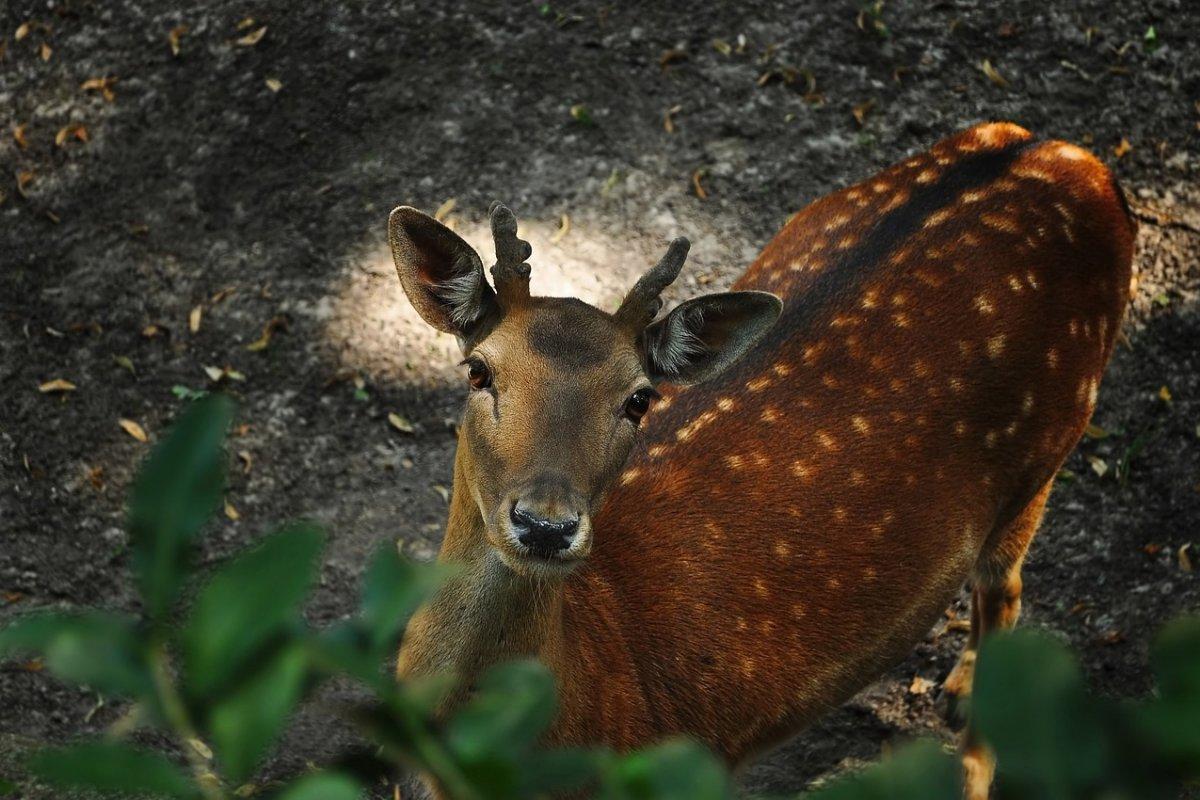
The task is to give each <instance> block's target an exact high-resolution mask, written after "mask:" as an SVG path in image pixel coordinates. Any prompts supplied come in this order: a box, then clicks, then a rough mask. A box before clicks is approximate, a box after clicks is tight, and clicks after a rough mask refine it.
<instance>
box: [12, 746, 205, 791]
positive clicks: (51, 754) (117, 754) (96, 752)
mask: <svg viewBox="0 0 1200 800" xmlns="http://www.w3.org/2000/svg"><path fill="white" fill-rule="evenodd" d="M29 770H30V771H31V772H32V773H34V774H35V775H36V776H38V778H40V779H41V780H43V781H45V782H46V783H49V784H52V785H54V786H62V787H71V788H87V789H93V790H95V791H99V792H103V793H106V794H122V795H131V794H146V795H152V796H154V797H195V796H196V794H197V793H196V790H195V788H194V787H193V786H192V785H191V784H190V783H189V782H188V780H187V778H186V777H184V774H183V773H182V772H181V771H180V770H179V769H178V768H177V767H176V766H175V765H174V764H172V763H171V762H170V761H168V760H167V759H166V757H165V756H162V755H159V754H158V753H152V752H150V751H148V750H140V749H137V748H133V747H130V746H128V745H124V744H115V743H108V742H91V743H88V744H80V745H75V746H74V747H63V748H57V749H53V750H39V751H38V752H37V753H35V754H34V755H33V756H32V757H31V758H30V760H29Z"/></svg>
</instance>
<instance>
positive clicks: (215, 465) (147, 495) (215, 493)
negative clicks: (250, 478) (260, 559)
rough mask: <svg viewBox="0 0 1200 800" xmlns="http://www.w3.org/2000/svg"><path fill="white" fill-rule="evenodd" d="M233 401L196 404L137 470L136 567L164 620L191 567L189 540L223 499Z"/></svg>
mask: <svg viewBox="0 0 1200 800" xmlns="http://www.w3.org/2000/svg"><path fill="white" fill-rule="evenodd" d="M232 415H233V404H232V403H231V402H230V401H229V400H228V399H226V398H224V397H221V396H212V397H206V398H204V399H202V400H197V401H196V402H195V403H193V404H192V406H191V407H190V408H188V409H187V411H185V412H184V414H183V416H182V417H180V419H179V421H178V422H177V423H175V426H174V427H173V428H172V430H171V434H170V435H169V436H168V437H167V439H166V440H165V441H164V442H162V443H161V444H160V445H158V446H157V447H155V448H154V451H153V452H152V453H151V454H150V458H149V459H147V461H146V463H145V465H143V466H142V468H141V470H140V471H139V472H138V477H137V480H136V481H135V483H134V486H133V495H132V502H131V504H130V510H129V531H130V535H131V538H132V542H133V565H134V569H135V570H136V571H137V575H138V584H139V587H140V589H141V592H142V599H143V601H144V602H145V605H146V611H147V613H148V614H149V615H150V617H151V618H152V619H155V620H160V619H162V618H163V617H164V616H165V615H166V614H167V612H168V611H169V610H170V607H171V603H172V602H173V601H174V600H175V597H176V596H177V595H178V593H179V589H180V586H181V585H182V582H183V576H184V574H185V573H186V571H187V566H188V563H187V562H188V557H189V555H190V551H191V547H190V545H191V543H192V541H193V540H194V539H195V537H196V534H197V533H199V531H200V528H201V527H202V526H203V525H204V522H205V520H206V519H208V517H209V515H210V514H211V513H212V510H213V509H214V508H215V507H216V505H217V502H218V501H219V500H220V499H221V491H222V488H223V487H224V484H225V470H224V456H223V454H222V452H221V443H222V441H223V440H224V438H225V430H226V429H227V428H228V427H229V420H230V418H231V417H232Z"/></svg>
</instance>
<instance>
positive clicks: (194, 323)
mask: <svg viewBox="0 0 1200 800" xmlns="http://www.w3.org/2000/svg"><path fill="white" fill-rule="evenodd" d="M203 317H204V307H203V306H196V307H195V308H193V309H192V312H191V313H190V314H188V330H189V331H191V332H192V333H196V332H197V331H199V330H200V320H201V319H202V318H203Z"/></svg>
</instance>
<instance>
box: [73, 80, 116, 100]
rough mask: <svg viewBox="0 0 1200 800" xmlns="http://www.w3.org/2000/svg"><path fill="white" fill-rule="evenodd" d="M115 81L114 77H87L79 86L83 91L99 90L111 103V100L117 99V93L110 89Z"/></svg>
mask: <svg viewBox="0 0 1200 800" xmlns="http://www.w3.org/2000/svg"><path fill="white" fill-rule="evenodd" d="M116 82H117V79H116V78H89V79H87V80H86V81H84V82H83V83H81V84H80V85H79V88H80V89H83V90H84V91H85V92H89V91H96V92H100V94H101V95H102V96H103V97H104V99H105V100H106V101H108V102H109V103H111V102H112V101H113V100H116V99H117V95H116V93H115V92H113V89H112V87H113V85H114V84H115V83H116Z"/></svg>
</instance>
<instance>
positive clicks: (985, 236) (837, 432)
mask: <svg viewBox="0 0 1200 800" xmlns="http://www.w3.org/2000/svg"><path fill="white" fill-rule="evenodd" d="M1132 237H1133V227H1132V224H1131V222H1130V220H1129V216H1128V213H1127V211H1126V209H1125V207H1124V201H1123V199H1122V197H1121V195H1120V190H1119V189H1118V188H1117V187H1116V186H1115V184H1114V183H1113V181H1112V178H1111V176H1110V175H1109V173H1108V171H1107V170H1106V169H1105V167H1104V166H1103V165H1102V164H1101V163H1100V162H1099V161H1097V160H1096V159H1095V158H1094V157H1092V156H1091V155H1090V154H1087V153H1086V152H1085V151H1082V150H1080V149H1079V148H1076V147H1074V146H1072V145H1068V144H1064V143H1060V142H1038V141H1035V140H1034V139H1033V138H1032V137H1031V136H1030V134H1028V133H1027V132H1026V131H1024V130H1022V129H1020V128H1018V127H1016V126H1014V125H1009V124H1003V123H996V124H988V125H982V126H977V127H975V128H972V129H970V130H968V131H965V132H963V133H961V134H959V135H957V136H954V137H952V138H950V139H947V140H945V141H943V142H941V143H939V144H937V145H936V146H934V147H933V148H932V149H931V150H930V151H928V152H926V153H924V154H921V155H917V156H914V157H913V158H910V159H908V160H907V161H905V162H903V163H901V164H898V165H895V166H893V167H891V168H889V169H887V170H885V171H883V172H882V173H880V174H879V175H877V176H875V177H874V178H872V179H870V180H868V181H865V182H863V183H860V184H858V185H856V186H854V187H851V188H849V189H846V190H843V191H840V192H837V193H835V194H833V195H830V196H828V197H825V198H823V199H821V200H818V201H817V202H815V203H813V204H812V205H810V206H808V207H807V208H806V209H804V210H803V211H801V212H800V213H798V214H797V215H796V216H795V217H794V218H793V219H791V220H790V221H789V223H788V224H787V225H786V226H785V228H784V229H783V230H782V231H781V232H780V233H779V234H778V235H777V236H776V237H775V239H774V240H772V241H771V243H770V244H768V245H767V247H766V248H765V249H764V250H763V252H762V254H761V255H760V256H759V258H758V259H757V260H756V261H755V263H754V264H753V265H752V266H751V267H750V268H749V269H748V270H747V272H746V273H745V274H744V275H743V277H742V278H741V279H740V280H739V281H738V282H737V283H736V284H735V286H734V289H737V290H757V291H763V292H770V293H773V294H775V295H777V296H778V297H780V298H781V299H782V301H783V311H782V314H781V316H780V318H779V320H778V322H776V323H775V324H774V326H773V327H770V328H769V330H767V331H766V332H765V334H760V335H758V336H757V338H756V339H755V342H756V343H755V344H753V346H751V347H748V348H747V350H746V352H745V354H744V355H742V357H741V358H740V359H739V360H737V361H736V362H735V363H732V365H726V367H727V368H725V369H724V370H723V371H722V372H721V373H720V374H719V375H717V376H716V377H713V378H711V379H709V380H707V381H705V382H703V383H699V384H697V385H693V386H689V387H687V388H675V387H673V386H671V385H670V384H669V381H668V382H667V383H665V384H664V388H663V389H662V392H661V394H662V397H661V399H660V400H658V402H657V403H656V405H655V407H654V408H653V409H652V411H651V412H650V413H649V414H648V415H647V416H646V424H645V427H644V436H645V441H644V446H639V447H638V448H636V450H634V451H633V452H632V454H631V455H630V457H629V458H628V460H627V461H625V462H624V463H623V464H621V465H620V467H619V469H617V470H615V471H613V472H612V474H611V476H609V477H608V478H607V481H608V483H607V485H606V487H605V492H604V495H603V500H602V505H600V504H599V503H598V504H597V513H595V514H594V515H593V518H591V519H590V531H589V537H590V538H589V542H588V548H589V552H588V556H587V560H586V563H583V564H581V565H580V566H579V567H578V568H577V569H575V570H573V571H571V572H569V574H566V575H563V576H561V577H555V576H549V577H548V576H547V575H544V574H540V573H532V574H526V573H524V572H523V571H521V570H514V569H511V568H509V566H507V565H506V563H505V561H504V559H503V558H501V557H498V556H497V555H496V552H495V548H494V547H493V546H492V545H491V544H489V539H488V534H487V530H488V529H489V523H488V521H487V519H486V514H484V513H481V511H480V504H479V502H478V498H477V497H476V494H477V493H476V492H475V491H474V490H473V488H472V477H471V473H472V469H473V464H474V459H478V458H480V457H481V456H480V455H479V452H477V451H478V450H482V449H483V448H477V447H476V446H475V445H474V444H472V442H471V441H469V440H467V441H464V442H463V443H462V444H460V451H459V456H458V459H459V460H458V464H457V466H456V476H455V478H456V479H455V491H454V497H453V501H452V508H451V517H450V524H449V526H448V529H447V534H446V540H445V544H444V546H443V551H442V556H441V557H442V558H445V559H449V560H455V561H460V562H463V563H464V564H466V565H467V566H466V570H467V573H468V575H467V577H463V578H461V579H459V580H457V581H455V582H454V585H453V586H450V587H447V589H446V590H445V591H444V592H443V593H442V594H441V595H439V596H438V597H437V598H435V600H434V601H433V602H432V603H430V604H429V605H428V606H427V607H426V608H425V609H423V610H422V611H421V612H420V613H419V614H418V615H417V616H416V617H415V618H414V619H413V621H412V623H411V624H410V627H409V631H408V634H407V636H406V640H405V644H404V648H403V650H402V653H401V658H400V667H399V671H400V674H401V675H402V676H404V675H414V674H421V673H423V672H427V671H431V670H436V669H447V668H451V669H457V670H460V671H462V672H464V673H467V674H470V673H473V672H475V671H476V670H478V669H481V668H484V667H486V666H488V665H490V664H491V663H494V662H495V661H497V660H503V659H504V658H509V657H528V656H534V657H538V658H541V659H542V660H543V661H544V662H545V663H546V664H547V665H548V666H549V667H550V668H551V670H552V671H553V672H554V673H555V675H556V677H557V679H558V682H559V691H560V697H561V707H562V711H561V713H560V717H559V720H558V722H557V725H556V727H555V729H554V731H553V733H552V742H551V744H572V743H593V742H597V741H599V742H603V743H606V744H609V745H611V746H614V747H617V748H619V749H627V748H632V747H636V746H640V745H644V744H646V743H649V742H652V741H655V740H657V739H660V738H662V737H664V736H667V735H671V734H686V735H689V736H692V737H694V738H697V739H699V740H700V741H702V742H704V743H705V744H707V745H708V746H709V747H711V748H712V749H713V750H714V751H715V752H717V753H718V754H720V755H721V756H723V757H724V758H725V759H726V760H727V762H728V763H730V764H732V765H736V764H738V763H740V762H742V761H744V760H745V759H746V758H747V757H749V756H751V755H753V754H755V753H758V752H760V751H762V750H763V749H765V748H767V747H769V746H771V745H774V744H776V743H778V742H779V741H781V740H783V739H785V738H786V737H788V736H789V735H790V734H793V733H795V732H796V731H797V730H799V729H800V728H802V727H803V726H804V725H805V724H807V723H808V722H810V721H812V720H813V719H814V718H815V717H816V716H818V715H819V714H821V713H822V712H824V711H826V710H829V709H830V708H832V707H835V706H836V705H838V704H839V703H841V702H843V701H844V700H845V699H847V698H848V697H850V696H851V695H852V694H853V693H855V692H856V691H858V690H859V689H860V688H862V687H863V686H864V685H865V684H867V683H868V682H870V681H871V680H873V679H874V678H875V677H876V676H877V675H879V674H880V673H881V672H882V671H884V670H885V669H887V668H888V667H889V666H891V665H892V664H894V663H896V662H897V661H898V660H900V659H901V658H903V657H904V656H905V655H906V654H907V652H908V651H909V650H910V649H911V647H912V646H913V645H914V644H915V643H917V642H919V641H920V640H921V638H922V637H923V636H924V635H925V633H926V632H927V631H928V629H929V627H930V626H931V624H932V623H933V622H934V621H935V619H936V618H937V616H938V615H939V614H940V613H941V612H942V611H943V610H944V609H945V607H946V606H947V604H948V603H949V602H950V601H951V600H952V599H953V597H954V596H955V594H956V592H957V591H958V589H959V587H960V586H961V585H962V583H963V581H964V580H966V579H968V578H970V579H971V580H972V581H973V583H974V587H975V594H974V603H975V611H974V626H973V630H972V635H971V641H970V643H969V644H968V651H967V652H966V653H965V654H964V658H963V660H962V662H960V666H959V667H958V668H956V670H955V672H954V673H953V674H952V675H951V677H950V679H948V685H947V689H948V690H949V691H951V692H952V693H956V694H962V693H965V692H967V691H969V684H970V676H971V667H972V664H973V658H974V647H975V644H976V643H977V641H978V638H979V636H981V635H983V634H985V633H986V632H987V631H988V630H990V629H993V628H996V627H1007V626H1009V625H1011V624H1012V623H1013V622H1014V621H1015V618H1016V614H1017V611H1018V609H1019V597H1020V578H1019V569H1020V564H1021V561H1022V559H1023V557H1024V553H1025V551H1026V548H1027V547H1028V545H1029V542H1030V541H1031V539H1032V537H1033V534H1034V533H1035V532H1036V528H1037V524H1038V522H1039V520H1040V516H1041V509H1042V506H1043V504H1044V503H1045V500H1046V496H1047V494H1048V491H1049V486H1050V484H1051V483H1052V481H1053V478H1054V475H1055V473H1056V472H1057V470H1058V468H1059V467H1060V465H1061V464H1062V462H1063V461H1064V459H1065V458H1066V457H1067V455H1068V454H1069V453H1070V452H1071V449H1072V448H1073V447H1074V445H1075V443H1076V442H1077V440H1078V439H1079V437H1080V435H1081V434H1082V432H1083V429H1084V427H1085V426H1086V424H1087V421H1088V419H1089V417H1090V415H1091V412H1092V409H1093V406H1094V403H1095V399H1096V391H1097V387H1098V384H1099V380H1100V377H1101V374H1102V372H1103V369H1104V366H1105V364H1106V363H1107V361H1108V358H1109V355H1110V353H1111V351H1112V347H1113V343H1114V341H1115V337H1116V336H1117V333H1118V330H1119V326H1120V323H1121V319H1122V316H1123V313H1124V309H1125V305H1126V302H1127V299H1128V292H1129V280H1130V263H1131V255H1132ZM398 263H399V262H398ZM668 327H669V326H668ZM475 444H478V442H476V443H475ZM591 539H594V545H593V544H592V542H591ZM977 755H978V754H977ZM968 766H969V768H971V764H970V761H969V762H968ZM974 772H975V774H974V775H973V776H972V779H973V781H974V782H975V784H977V785H976V786H975V788H973V790H972V791H973V792H974V793H975V795H976V796H984V795H986V791H987V780H988V778H990V772H989V766H988V765H987V764H986V763H984V764H976V765H975V767H974Z"/></svg>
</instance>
